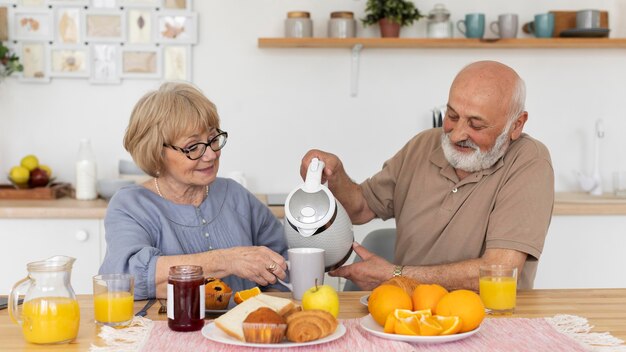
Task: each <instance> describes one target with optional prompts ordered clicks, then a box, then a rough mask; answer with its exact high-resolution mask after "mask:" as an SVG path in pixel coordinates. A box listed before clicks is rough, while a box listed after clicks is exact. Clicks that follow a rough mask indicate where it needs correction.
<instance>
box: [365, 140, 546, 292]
mask: <svg viewBox="0 0 626 352" xmlns="http://www.w3.org/2000/svg"><path fill="white" fill-rule="evenodd" d="M441 134H442V129H441V128H437V129H430V130H427V131H424V132H422V133H420V134H418V135H416V136H415V137H413V138H412V139H411V140H410V141H409V142H408V143H407V144H406V145H405V146H404V147H403V148H402V149H401V150H400V151H399V152H398V153H397V154H396V155H394V156H393V157H392V158H391V159H389V160H387V161H386V162H385V164H384V165H383V169H382V170H381V171H380V172H378V173H377V174H375V175H374V176H372V177H371V178H369V179H368V180H366V181H364V182H363V183H362V184H361V188H362V189H363V194H364V196H365V199H366V200H367V204H368V205H369V207H370V209H372V211H374V213H375V214H376V215H377V216H378V217H380V218H382V219H384V220H386V219H389V218H395V219H396V227H397V236H398V237H397V241H396V248H395V259H396V260H395V262H396V264H402V265H435V264H446V263H452V262H457V261H462V260H467V259H474V258H479V257H481V256H482V254H483V253H484V251H485V248H506V249H514V250H518V251H521V252H524V253H527V254H528V257H527V259H526V263H525V264H524V269H523V270H522V273H521V275H520V278H519V288H532V286H533V281H534V279H535V274H536V272H537V262H538V260H539V257H540V255H541V251H542V250H543V244H544V240H545V237H546V234H547V231H548V226H549V225H550V219H551V217H552V207H553V204H554V171H553V169H552V162H551V160H550V154H549V152H548V149H547V148H546V147H545V146H544V145H543V144H542V143H541V142H539V141H537V140H535V139H533V138H531V137H530V136H528V135H526V134H522V135H521V137H520V138H518V139H517V140H516V141H514V142H512V143H511V145H510V146H509V149H508V150H507V152H506V154H505V155H504V156H503V157H502V158H501V159H500V160H499V161H498V162H497V163H496V164H495V165H494V166H492V167H491V168H489V169H487V170H482V171H478V172H475V173H473V174H471V175H469V176H467V177H466V178H465V179H463V180H462V181H459V178H458V177H457V175H456V173H455V172H454V168H453V167H452V166H451V165H450V164H449V163H448V161H447V160H446V158H445V156H444V154H443V150H442V149H441Z"/></svg>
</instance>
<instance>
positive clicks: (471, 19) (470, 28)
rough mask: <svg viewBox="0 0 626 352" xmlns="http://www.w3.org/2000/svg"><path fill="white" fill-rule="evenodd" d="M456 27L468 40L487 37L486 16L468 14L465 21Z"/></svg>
mask: <svg viewBox="0 0 626 352" xmlns="http://www.w3.org/2000/svg"><path fill="white" fill-rule="evenodd" d="M456 27H457V28H458V29H459V32H461V33H463V34H464V35H465V37H466V38H482V37H483V36H484V35H485V14H484V13H468V14H467V15H465V19H464V20H459V21H458V22H457V23H456ZM463 27H465V28H463Z"/></svg>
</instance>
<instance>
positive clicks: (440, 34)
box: [426, 4, 454, 38]
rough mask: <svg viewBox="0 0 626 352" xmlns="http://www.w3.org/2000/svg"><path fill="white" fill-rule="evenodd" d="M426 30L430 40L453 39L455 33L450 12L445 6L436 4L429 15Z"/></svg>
mask: <svg viewBox="0 0 626 352" xmlns="http://www.w3.org/2000/svg"><path fill="white" fill-rule="evenodd" d="M426 28H427V34H428V38H452V37H453V33H454V32H453V27H452V21H450V11H448V9H446V7H445V6H444V5H443V4H436V5H435V7H434V8H433V9H432V10H430V12H429V13H428V24H427V25H426Z"/></svg>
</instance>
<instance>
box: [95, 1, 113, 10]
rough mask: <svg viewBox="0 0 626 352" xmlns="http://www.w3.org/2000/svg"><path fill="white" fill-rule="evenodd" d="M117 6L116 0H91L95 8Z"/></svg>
mask: <svg viewBox="0 0 626 352" xmlns="http://www.w3.org/2000/svg"><path fill="white" fill-rule="evenodd" d="M116 7H117V1H116V0H91V8H94V9H114V8H116Z"/></svg>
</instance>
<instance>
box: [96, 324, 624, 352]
mask: <svg viewBox="0 0 626 352" xmlns="http://www.w3.org/2000/svg"><path fill="white" fill-rule="evenodd" d="M342 322H343V324H344V326H345V327H346V329H347V332H346V334H345V335H344V336H343V337H341V338H340V339H338V340H335V341H332V342H329V343H325V344H320V345H314V346H303V347H295V348H290V349H289V351H298V352H304V351H317V352H322V351H349V352H355V351H438V352H464V351H468V352H474V351H476V352H483V351H506V352H515V351H524V352H525V351H553V352H560V351H563V352H565V351H567V352H579V351H626V346H624V345H623V341H621V340H620V339H617V338H615V337H613V336H612V335H611V334H609V333H594V332H590V330H591V326H590V325H589V324H588V322H587V320H586V319H585V318H582V317H577V316H571V315H558V316H555V317H552V318H533V319H529V318H496V319H494V318H487V319H485V320H484V321H483V323H482V325H481V330H480V331H479V332H478V333H477V334H475V335H473V336H471V337H468V338H466V339H463V340H459V341H454V342H448V343H443V344H414V343H413V344H412V343H407V342H401V341H392V340H388V339H384V338H380V337H376V336H374V335H372V334H370V333H368V332H367V331H365V330H364V329H362V328H361V326H360V324H359V319H346V320H342ZM117 332H121V330H118V331H117ZM145 335H146V336H144V338H143V339H142V340H143V341H141V342H139V341H134V344H133V346H132V347H131V346H130V345H129V346H128V347H129V348H128V349H125V348H123V346H122V345H120V344H119V343H117V344H116V345H115V349H114V350H115V351H125V350H128V351H138V350H140V351H194V352H203V351H217V352H232V351H250V352H252V351H257V352H261V351H263V352H269V351H286V349H268V348H252V347H241V346H233V345H226V344H221V343H217V342H214V341H211V340H208V339H207V338H205V337H204V336H202V333H201V332H200V331H196V332H189V333H178V332H174V331H171V330H170V329H169V328H168V327H167V322H166V321H155V322H153V323H152V324H150V328H149V329H148V331H146V334H145ZM101 337H102V336H101ZM117 341H118V342H119V339H117ZM106 348H107V347H96V346H92V351H106Z"/></svg>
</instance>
